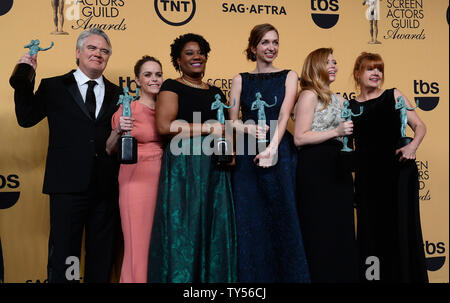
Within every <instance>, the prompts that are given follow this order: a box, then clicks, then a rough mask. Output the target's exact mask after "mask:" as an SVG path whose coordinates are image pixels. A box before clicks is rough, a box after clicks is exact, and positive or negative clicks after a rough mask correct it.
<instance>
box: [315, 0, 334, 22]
mask: <svg viewBox="0 0 450 303" xmlns="http://www.w3.org/2000/svg"><path fill="white" fill-rule="evenodd" d="M338 4H339V0H311V10H312V11H313V12H312V13H311V16H312V19H313V21H314V23H315V24H316V25H317V26H318V27H321V28H324V29H328V28H332V27H333V26H335V25H336V23H338V21H339V14H337V12H338V10H339V5H338Z"/></svg>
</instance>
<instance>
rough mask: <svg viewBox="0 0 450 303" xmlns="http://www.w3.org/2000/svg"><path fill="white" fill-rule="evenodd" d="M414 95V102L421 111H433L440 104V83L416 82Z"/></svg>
mask: <svg viewBox="0 0 450 303" xmlns="http://www.w3.org/2000/svg"><path fill="white" fill-rule="evenodd" d="M414 94H415V95H416V97H414V100H415V102H416V104H417V103H418V104H419V108H420V109H421V110H424V111H430V110H433V109H434V108H435V107H436V106H437V105H438V103H439V96H438V94H439V83H437V82H427V81H424V80H414ZM418 95H419V96H418Z"/></svg>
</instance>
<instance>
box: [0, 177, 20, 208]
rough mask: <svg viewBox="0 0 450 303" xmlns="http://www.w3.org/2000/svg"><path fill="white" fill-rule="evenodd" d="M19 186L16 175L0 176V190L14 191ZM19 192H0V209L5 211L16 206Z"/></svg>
mask: <svg viewBox="0 0 450 303" xmlns="http://www.w3.org/2000/svg"><path fill="white" fill-rule="evenodd" d="M19 185H20V182H19V176H18V175H8V176H6V175H5V176H4V175H0V190H2V189H4V188H10V189H16V188H18V187H19ZM19 196H20V191H12V192H1V191H0V209H7V208H10V207H12V206H13V205H14V204H16V202H17V200H19Z"/></svg>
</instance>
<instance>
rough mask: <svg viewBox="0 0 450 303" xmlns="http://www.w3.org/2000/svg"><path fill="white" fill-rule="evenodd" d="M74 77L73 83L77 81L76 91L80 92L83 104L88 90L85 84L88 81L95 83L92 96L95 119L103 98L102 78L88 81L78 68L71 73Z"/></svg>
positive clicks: (103, 86)
mask: <svg viewBox="0 0 450 303" xmlns="http://www.w3.org/2000/svg"><path fill="white" fill-rule="evenodd" d="M73 76H74V77H75V81H77V84H78V89H79V90H80V93H81V96H82V97H83V100H84V102H86V92H87V89H88V84H87V82H88V81H89V80H94V81H95V82H97V85H96V86H94V94H95V101H96V102H95V117H96V118H97V116H98V113H99V112H100V109H101V108H102V104H103V98H104V97H105V83H104V82H103V76H100V77H98V78H97V79H90V78H89V77H88V76H86V75H85V74H84V73H83V72H82V71H81V70H80V69H79V68H78V69H77V70H76V71H75V72H74V73H73Z"/></svg>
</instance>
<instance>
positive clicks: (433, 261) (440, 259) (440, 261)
mask: <svg viewBox="0 0 450 303" xmlns="http://www.w3.org/2000/svg"><path fill="white" fill-rule="evenodd" d="M424 246H425V251H426V253H427V255H429V256H432V257H427V258H426V264H427V269H428V270H429V271H437V270H439V269H441V267H442V266H443V265H444V263H445V255H444V256H442V254H444V253H445V243H444V242H438V243H432V242H428V241H425V244H424ZM435 254H439V255H440V256H437V257H435V256H433V255H435Z"/></svg>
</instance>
